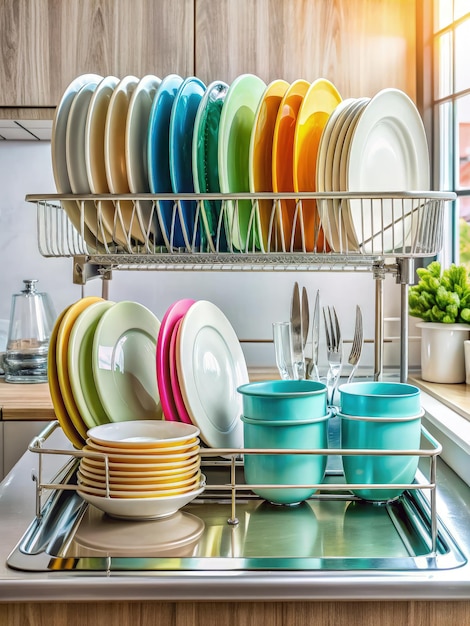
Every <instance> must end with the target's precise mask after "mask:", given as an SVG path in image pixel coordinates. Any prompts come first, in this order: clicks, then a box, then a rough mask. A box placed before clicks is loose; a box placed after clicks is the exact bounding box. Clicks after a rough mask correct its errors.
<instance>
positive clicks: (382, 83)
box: [195, 0, 416, 98]
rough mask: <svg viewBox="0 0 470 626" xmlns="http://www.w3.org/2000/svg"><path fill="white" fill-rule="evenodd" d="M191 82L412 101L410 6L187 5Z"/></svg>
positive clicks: (394, 1) (251, 0)
mask: <svg viewBox="0 0 470 626" xmlns="http://www.w3.org/2000/svg"><path fill="white" fill-rule="evenodd" d="M195 3H196V5H195V6H196V19H195V22H196V59H195V61H196V74H197V75H198V76H200V77H201V78H202V79H203V80H204V81H206V82H210V81H211V80H215V79H222V80H226V81H228V82H230V81H232V80H233V79H234V78H235V77H236V76H237V75H238V74H242V73H244V72H252V73H254V74H258V75H259V76H261V77H262V78H263V79H264V80H265V81H266V82H269V81H271V80H273V79H275V78H284V79H286V80H288V81H293V80H295V79H296V78H305V79H306V80H309V81H312V80H315V79H316V78H319V77H321V76H322V77H325V78H328V79H330V80H331V81H333V82H334V84H335V85H336V86H337V88H338V89H339V91H340V93H341V95H342V96H343V98H346V97H350V96H352V97H358V96H371V95H373V94H374V93H376V92H377V91H378V90H379V89H381V88H384V87H397V88H399V89H403V90H404V91H406V92H407V93H408V94H409V95H410V96H411V97H412V98H415V96H416V59H415V56H416V33H415V30H416V16H415V14H416V0H217V1H214V0H195Z"/></svg>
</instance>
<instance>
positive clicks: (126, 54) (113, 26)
mask: <svg viewBox="0 0 470 626" xmlns="http://www.w3.org/2000/svg"><path fill="white" fill-rule="evenodd" d="M193 20H194V0H158V1H157V0H132V2H130V1H129V0H2V2H1V3H0V34H1V38H0V55H1V61H0V86H1V89H0V106H4V107H8V106H17V107H51V106H52V107H53V106H55V105H56V104H57V103H58V101H59V99H60V96H61V95H62V93H63V91H64V89H65V88H66V87H67V85H68V84H69V83H70V82H71V80H73V78H75V77H76V76H77V75H79V74H82V73H86V72H95V73H97V74H102V75H107V74H115V75H116V76H118V77H122V76H125V75H126V74H135V75H136V76H139V77H140V76H143V75H144V74H147V73H152V74H157V75H158V76H164V75H165V74H168V73H170V72H177V73H180V74H181V75H189V74H192V73H193V68H194V39H193V35H194V21H193Z"/></svg>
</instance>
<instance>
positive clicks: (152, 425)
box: [88, 420, 199, 452]
mask: <svg viewBox="0 0 470 626" xmlns="http://www.w3.org/2000/svg"><path fill="white" fill-rule="evenodd" d="M198 435H199V428H197V427H196V426H193V425H192V424H181V423H179V422H165V421H162V422H155V421H153V420H149V421H146V420H139V421H133V422H121V423H119V424H103V425H102V426H97V427H96V428H92V429H91V430H90V431H89V432H88V436H89V438H90V439H91V440H93V441H95V442H97V443H102V444H104V445H105V446H111V447H118V448H128V449H141V448H149V449H155V451H156V452H158V450H159V449H161V448H168V449H173V450H174V449H177V448H179V447H181V446H183V447H187V446H188V445H194V443H195V442H196V438H197V436H198Z"/></svg>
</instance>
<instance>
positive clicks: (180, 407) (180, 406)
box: [170, 318, 192, 424]
mask: <svg viewBox="0 0 470 626" xmlns="http://www.w3.org/2000/svg"><path fill="white" fill-rule="evenodd" d="M182 321H183V318H181V319H179V320H178V321H177V322H176V325H175V327H174V329H173V334H172V335H171V342H170V379H171V389H172V391H173V399H174V401H175V404H176V409H177V411H178V415H179V418H180V420H181V421H182V422H184V423H185V424H192V421H191V418H190V416H189V414H188V411H187V410H186V405H185V403H184V400H183V395H182V393H181V389H180V385H179V382H178V371H177V369H176V338H177V337H178V330H179V327H180V326H181V322H182Z"/></svg>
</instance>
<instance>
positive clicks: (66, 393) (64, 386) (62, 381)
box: [55, 296, 103, 447]
mask: <svg viewBox="0 0 470 626" xmlns="http://www.w3.org/2000/svg"><path fill="white" fill-rule="evenodd" d="M102 301H103V298H98V297H96V296H89V297H87V298H82V299H81V300H78V301H77V302H75V304H72V305H71V306H70V307H69V308H68V309H67V310H66V311H65V313H64V316H63V318H62V321H61V322H60V326H59V330H58V332H57V345H56V350H55V352H56V355H55V358H56V369H57V377H58V379H59V388H60V392H61V394H62V399H63V402H64V405H65V408H66V410H67V413H68V415H69V417H70V419H71V421H72V424H73V425H74V426H75V429H76V430H77V432H78V433H79V435H80V437H82V438H83V439H86V434H87V426H86V424H85V422H84V421H83V420H82V417H81V415H80V411H79V409H78V407H77V405H76V403H75V399H74V397H73V392H72V386H71V384H70V379H69V366H68V349H69V339H70V333H71V332H72V327H73V325H74V323H75V321H76V320H77V317H78V316H79V315H80V313H81V312H82V311H84V310H85V309H86V308H87V307H89V306H90V304H93V303H94V302H102ZM83 443H84V442H82V444H81V446H80V447H83Z"/></svg>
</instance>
